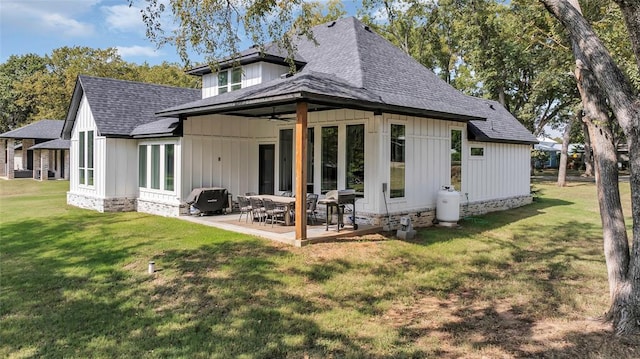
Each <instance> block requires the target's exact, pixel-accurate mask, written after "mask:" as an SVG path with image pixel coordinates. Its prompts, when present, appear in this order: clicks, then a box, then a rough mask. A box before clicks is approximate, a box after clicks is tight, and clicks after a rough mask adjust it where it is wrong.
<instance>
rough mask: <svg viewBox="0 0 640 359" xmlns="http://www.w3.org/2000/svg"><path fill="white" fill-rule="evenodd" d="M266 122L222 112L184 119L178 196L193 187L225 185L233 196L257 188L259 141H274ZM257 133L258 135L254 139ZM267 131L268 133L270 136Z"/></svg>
mask: <svg viewBox="0 0 640 359" xmlns="http://www.w3.org/2000/svg"><path fill="white" fill-rule="evenodd" d="M267 122H268V121H266V120H265V121H258V120H255V119H254V120H250V119H247V118H241V117H235V116H222V115H207V116H198V117H190V118H189V119H187V120H186V121H184V127H183V140H182V142H183V145H182V147H183V148H182V155H181V158H182V164H181V166H180V167H176V168H181V169H182V184H181V187H180V188H181V195H180V196H181V198H182V200H183V201H184V200H185V199H186V198H187V196H188V195H189V193H191V190H192V189H193V188H200V187H224V188H226V189H227V191H229V192H230V193H232V194H233V195H234V197H235V196H237V195H238V194H244V193H245V192H247V191H255V190H256V189H257V188H258V158H257V157H258V156H257V153H258V147H257V146H258V142H259V141H267V142H270V143H275V137H274V134H273V129H272V128H270V127H272V126H268V125H266V124H265V123H267ZM255 133H260V134H261V138H260V139H257V138H254V134H255ZM269 134H270V135H269Z"/></svg>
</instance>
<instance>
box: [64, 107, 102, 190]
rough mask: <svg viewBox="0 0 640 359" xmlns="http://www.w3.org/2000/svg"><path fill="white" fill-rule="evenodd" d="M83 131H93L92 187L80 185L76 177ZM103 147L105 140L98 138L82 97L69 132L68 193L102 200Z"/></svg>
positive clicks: (94, 124)
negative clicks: (80, 136)
mask: <svg viewBox="0 0 640 359" xmlns="http://www.w3.org/2000/svg"><path fill="white" fill-rule="evenodd" d="M85 131H94V132H93V133H94V147H93V156H94V162H93V168H94V170H93V183H94V185H93V186H87V185H80V184H79V175H78V158H79V156H78V151H79V146H80V144H79V141H78V137H79V133H80V132H85ZM105 147H106V138H105V137H102V136H98V128H97V126H96V122H95V120H94V119H93V114H92V113H91V108H90V107H89V102H88V101H87V98H86V97H85V96H84V95H83V96H82V100H81V101H80V105H79V107H78V112H77V114H76V119H75V124H74V126H73V131H72V132H71V148H70V151H69V162H70V163H69V167H70V168H69V192H71V193H74V194H80V195H84V196H89V197H98V198H104V196H105V187H104V182H105V178H104V173H105V160H104V154H105Z"/></svg>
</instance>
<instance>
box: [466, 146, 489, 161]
mask: <svg viewBox="0 0 640 359" xmlns="http://www.w3.org/2000/svg"><path fill="white" fill-rule="evenodd" d="M468 147H469V159H472V160H484V159H485V156H486V152H485V151H486V147H485V146H484V145H469V146H468ZM474 149H480V150H482V154H480V155H474V154H473V150H474Z"/></svg>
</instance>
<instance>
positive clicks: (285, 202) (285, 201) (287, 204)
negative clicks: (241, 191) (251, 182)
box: [247, 194, 296, 226]
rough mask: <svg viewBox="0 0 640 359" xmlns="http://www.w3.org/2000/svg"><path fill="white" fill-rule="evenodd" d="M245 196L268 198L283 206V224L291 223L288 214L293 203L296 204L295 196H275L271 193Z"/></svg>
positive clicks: (293, 206)
mask: <svg viewBox="0 0 640 359" xmlns="http://www.w3.org/2000/svg"><path fill="white" fill-rule="evenodd" d="M247 197H253V198H259V199H270V200H272V201H273V202H274V203H276V204H278V205H280V206H283V207H284V208H285V216H284V225H285V226H291V225H293V221H292V220H291V216H290V215H289V213H291V211H293V209H294V208H295V205H296V199H295V197H285V196H277V195H273V194H257V195H253V196H247Z"/></svg>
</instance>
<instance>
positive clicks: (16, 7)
mask: <svg viewBox="0 0 640 359" xmlns="http://www.w3.org/2000/svg"><path fill="white" fill-rule="evenodd" d="M96 2H97V0H93V1H83V0H66V1H36V0H27V1H15V0H3V4H2V11H0V14H1V15H0V21H2V22H3V23H5V22H6V23H8V24H9V26H10V27H12V28H16V29H18V28H20V29H28V30H36V31H46V32H47V33H58V34H62V35H64V36H72V37H77V36H90V35H93V33H94V27H93V25H92V24H91V23H90V22H82V21H79V20H76V19H75V18H74V16H79V14H82V13H83V12H84V11H87V10H89V9H90V8H91V6H93V5H94V4H95V3H96ZM19 31H21V30H19Z"/></svg>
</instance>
